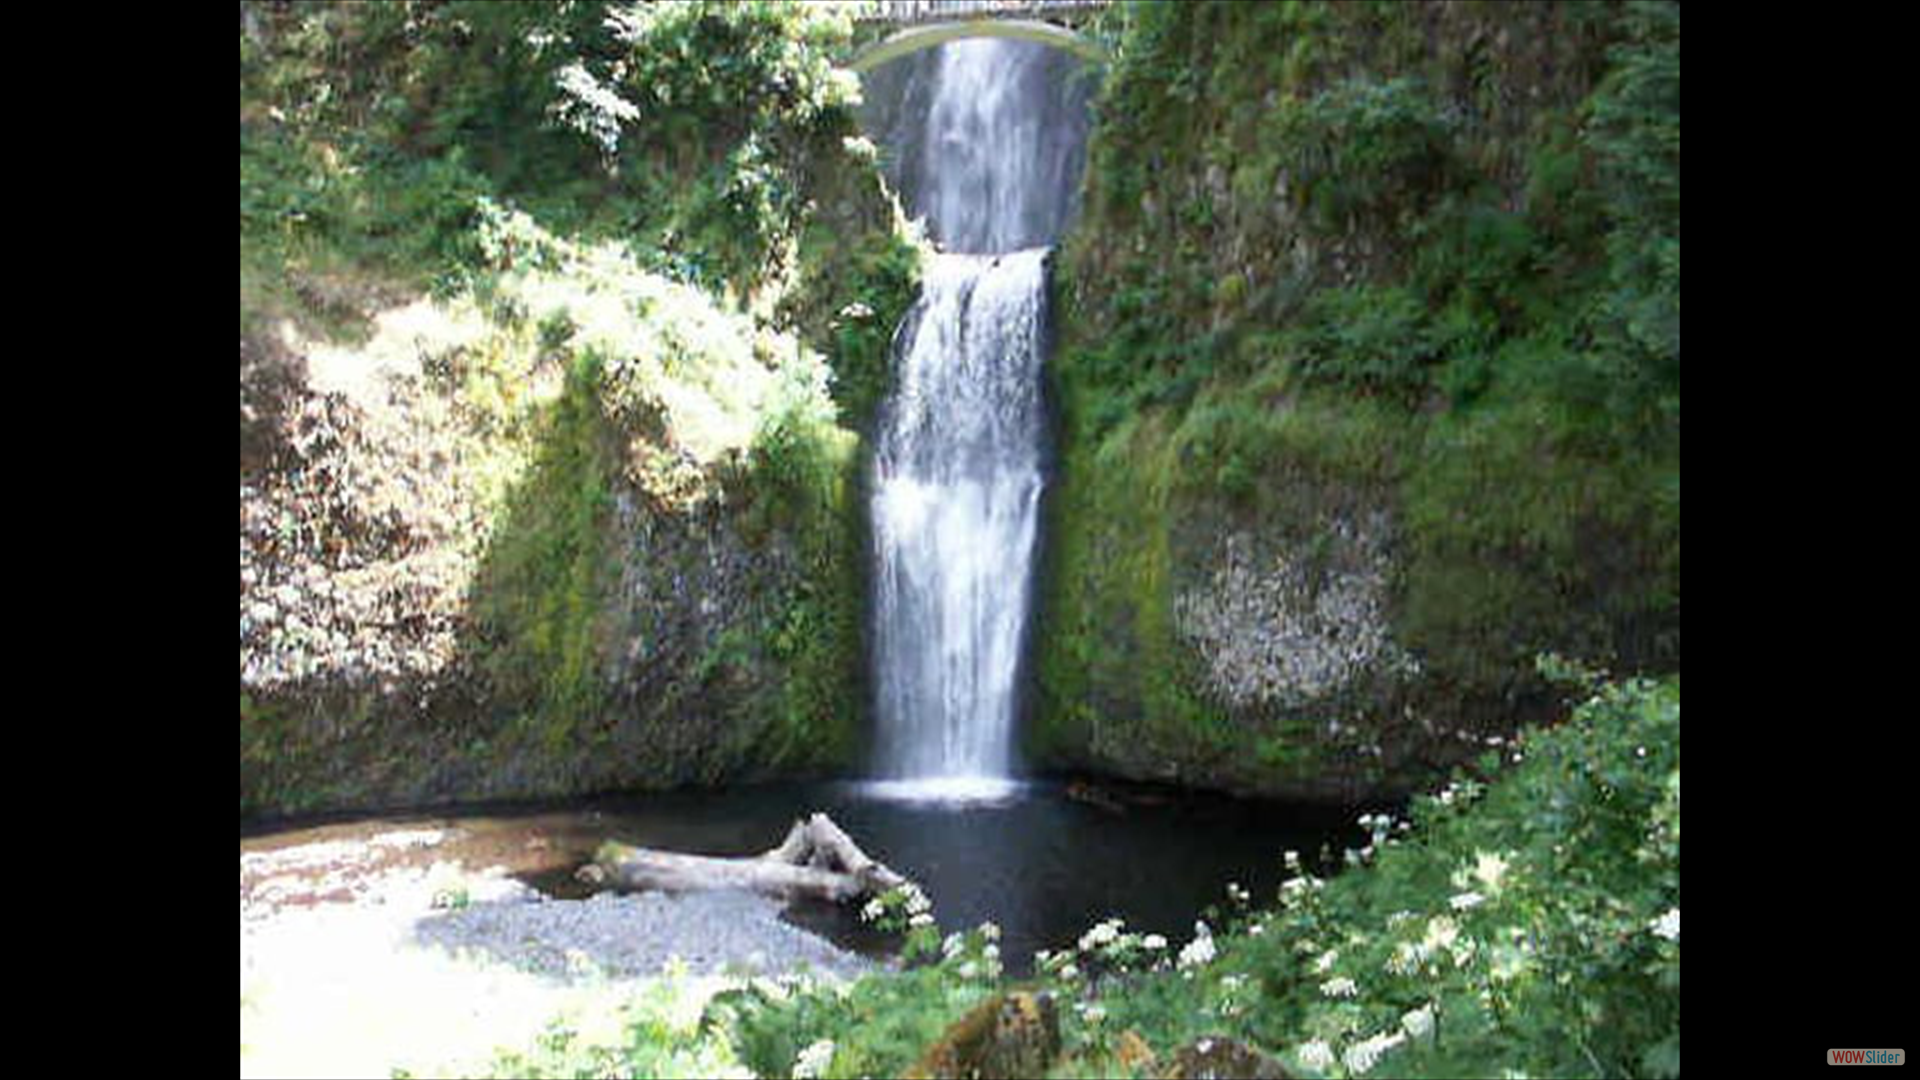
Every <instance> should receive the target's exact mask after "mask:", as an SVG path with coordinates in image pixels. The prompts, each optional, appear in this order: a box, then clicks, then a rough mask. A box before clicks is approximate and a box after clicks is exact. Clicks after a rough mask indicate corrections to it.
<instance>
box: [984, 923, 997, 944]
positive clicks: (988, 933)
mask: <svg viewBox="0 0 1920 1080" xmlns="http://www.w3.org/2000/svg"><path fill="white" fill-rule="evenodd" d="M980 936H981V937H983V938H986V939H987V940H988V941H999V940H1000V927H998V926H997V925H995V924H993V923H990V922H983V923H981V924H980Z"/></svg>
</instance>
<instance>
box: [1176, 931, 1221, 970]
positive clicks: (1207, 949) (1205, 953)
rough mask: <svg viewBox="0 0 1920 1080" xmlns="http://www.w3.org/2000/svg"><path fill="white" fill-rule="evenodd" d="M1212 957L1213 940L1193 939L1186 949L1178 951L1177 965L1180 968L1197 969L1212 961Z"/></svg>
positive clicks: (1204, 938)
mask: <svg viewBox="0 0 1920 1080" xmlns="http://www.w3.org/2000/svg"><path fill="white" fill-rule="evenodd" d="M1213 957H1214V948H1213V939H1212V938H1210V937H1202V938H1194V939H1193V940H1192V941H1191V942H1189V943H1188V944H1187V945H1186V947H1184V948H1182V949H1181V950H1180V958H1179V960H1178V964H1179V966H1180V967H1182V968H1192V967H1199V966H1201V965H1202V964H1206V963H1208V962H1210V961H1212V960H1213Z"/></svg>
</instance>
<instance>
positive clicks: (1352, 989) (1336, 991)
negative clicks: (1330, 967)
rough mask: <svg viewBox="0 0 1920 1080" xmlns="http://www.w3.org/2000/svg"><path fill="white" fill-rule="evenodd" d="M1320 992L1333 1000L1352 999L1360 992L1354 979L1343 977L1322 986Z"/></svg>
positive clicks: (1330, 980)
mask: <svg viewBox="0 0 1920 1080" xmlns="http://www.w3.org/2000/svg"><path fill="white" fill-rule="evenodd" d="M1320 992H1321V993H1322V994H1325V995H1326V996H1328V997H1331V998H1350V997H1352V996H1354V995H1355V994H1358V993H1359V992H1360V987H1359V986H1357V985H1355V983H1354V981H1353V980H1352V979H1349V978H1347V977H1346V976H1345V975H1342V976H1340V977H1338V978H1334V979H1328V980H1327V981H1326V982H1323V983H1321V984H1320Z"/></svg>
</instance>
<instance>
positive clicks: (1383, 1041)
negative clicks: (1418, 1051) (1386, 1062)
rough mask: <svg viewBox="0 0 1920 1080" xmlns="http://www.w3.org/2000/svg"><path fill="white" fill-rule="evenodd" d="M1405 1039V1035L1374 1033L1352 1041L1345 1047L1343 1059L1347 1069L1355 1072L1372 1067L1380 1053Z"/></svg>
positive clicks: (1378, 1058)
mask: <svg viewBox="0 0 1920 1080" xmlns="http://www.w3.org/2000/svg"><path fill="white" fill-rule="evenodd" d="M1406 1041H1407V1037H1406V1036H1405V1035H1375V1036H1373V1037H1372V1038H1369V1039H1362V1040H1360V1041H1359V1042H1357V1043H1354V1044H1353V1045H1352V1046H1349V1047H1347V1053H1346V1056H1345V1059H1344V1060H1345V1061H1346V1065H1347V1071H1348V1072H1350V1073H1355V1074H1358V1073H1363V1072H1366V1071H1367V1070H1368V1069H1371V1068H1373V1063H1374V1062H1376V1061H1378V1060H1380V1055H1381V1054H1384V1053H1386V1052H1387V1051H1389V1050H1391V1049H1393V1048H1394V1047H1396V1046H1399V1045H1400V1044H1401V1043H1403V1042H1406Z"/></svg>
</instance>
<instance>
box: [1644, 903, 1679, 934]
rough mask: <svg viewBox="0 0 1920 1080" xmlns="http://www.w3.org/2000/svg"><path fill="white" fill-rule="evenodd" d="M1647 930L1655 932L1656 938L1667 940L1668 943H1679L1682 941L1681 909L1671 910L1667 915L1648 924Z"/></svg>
mask: <svg viewBox="0 0 1920 1080" xmlns="http://www.w3.org/2000/svg"><path fill="white" fill-rule="evenodd" d="M1647 929H1649V930H1651V931H1653V935H1654V936H1655V937H1662V938H1666V939H1667V940H1668V941H1679V940H1680V909H1679V908H1671V909H1669V910H1668V911H1667V913H1666V914H1665V915H1662V916H1660V917H1659V918H1657V919H1655V920H1653V921H1652V922H1650V923H1648V924H1647Z"/></svg>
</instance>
